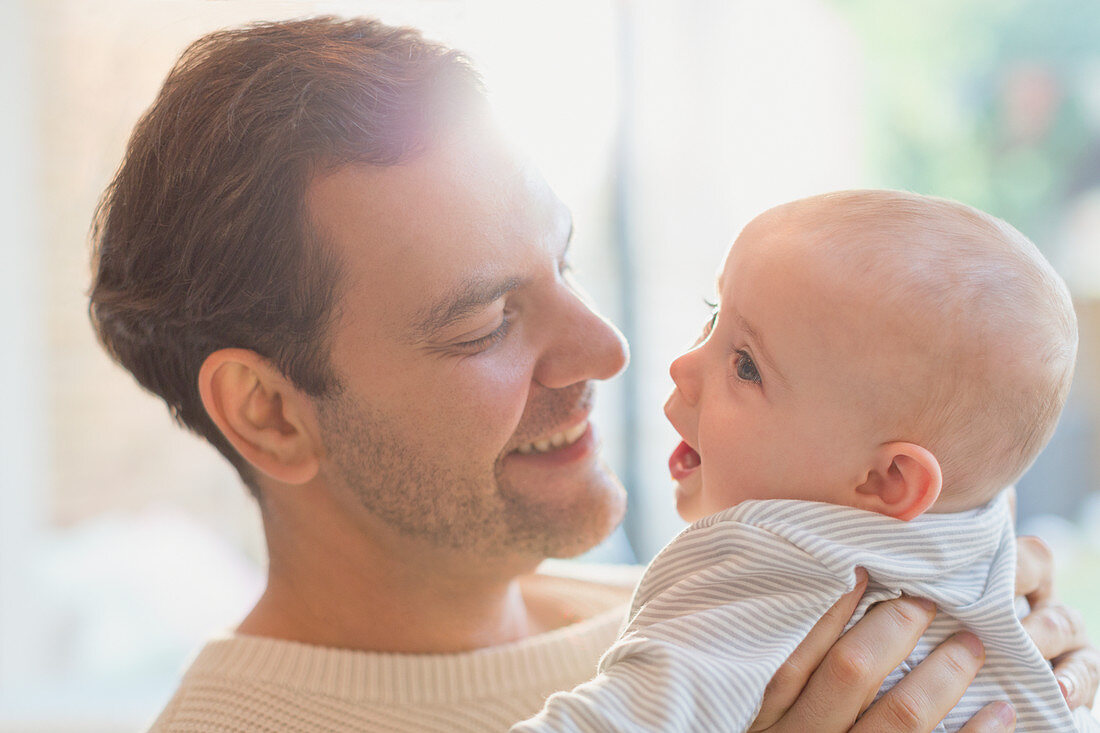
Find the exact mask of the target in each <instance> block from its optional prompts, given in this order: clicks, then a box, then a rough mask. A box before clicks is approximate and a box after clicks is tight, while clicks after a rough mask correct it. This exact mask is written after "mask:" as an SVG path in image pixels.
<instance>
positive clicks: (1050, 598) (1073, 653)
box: [1016, 537, 1100, 708]
mask: <svg viewBox="0 0 1100 733" xmlns="http://www.w3.org/2000/svg"><path fill="white" fill-rule="evenodd" d="M1016 548H1017V550H1016V595H1020V596H1024V597H1025V598H1026V599H1027V602H1028V603H1029V604H1030V605H1031V613H1030V614H1029V615H1028V616H1026V617H1025V618H1024V619H1023V622H1022V623H1023V625H1024V628H1025V629H1027V633H1028V634H1030V635H1031V639H1032V641H1034V642H1035V645H1036V646H1037V647H1039V651H1041V652H1042V653H1043V657H1044V658H1045V659H1049V660H1051V661H1052V662H1053V663H1054V676H1055V677H1056V678H1057V679H1058V684H1060V685H1061V686H1062V694H1063V695H1065V697H1066V702H1068V703H1069V706H1070V707H1071V708H1077V707H1080V706H1081V705H1088V704H1089V703H1091V702H1092V700H1093V698H1095V697H1096V689H1097V686H1098V685H1100V650H1098V649H1096V647H1093V646H1091V645H1090V644H1089V640H1088V636H1087V634H1086V633H1085V626H1084V623H1082V621H1081V614H1079V613H1078V612H1077V611H1075V610H1074V609H1072V608H1067V607H1066V606H1063V605H1061V604H1059V603H1056V602H1055V600H1054V558H1053V556H1052V555H1051V552H1050V548H1049V547H1047V545H1046V543H1045V542H1043V541H1042V540H1041V539H1039V538H1038V537H1020V538H1019V540H1017V542H1016Z"/></svg>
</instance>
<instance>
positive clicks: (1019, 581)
mask: <svg viewBox="0 0 1100 733" xmlns="http://www.w3.org/2000/svg"><path fill="white" fill-rule="evenodd" d="M1016 595H1018V596H1024V597H1025V598H1027V600H1028V603H1030V604H1031V607H1032V608H1040V607H1042V606H1043V605H1045V604H1047V603H1050V602H1051V601H1053V600H1054V554H1053V553H1052V552H1051V551H1050V546H1049V545H1047V543H1045V542H1043V541H1042V540H1041V539H1039V538H1038V537H1018V538H1017V539H1016Z"/></svg>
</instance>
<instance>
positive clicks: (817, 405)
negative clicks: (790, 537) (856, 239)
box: [665, 216, 897, 521]
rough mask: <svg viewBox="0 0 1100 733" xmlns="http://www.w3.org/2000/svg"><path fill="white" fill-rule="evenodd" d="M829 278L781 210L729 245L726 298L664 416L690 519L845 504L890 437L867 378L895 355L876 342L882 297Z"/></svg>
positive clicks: (681, 365) (677, 368)
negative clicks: (758, 505) (872, 308)
mask: <svg viewBox="0 0 1100 733" xmlns="http://www.w3.org/2000/svg"><path fill="white" fill-rule="evenodd" d="M822 280H823V278H821V277H820V270H819V268H817V267H816V266H815V264H814V258H813V248H812V247H807V246H805V242H804V238H803V237H801V236H800V234H799V231H798V230H797V228H796V227H793V226H792V225H790V223H789V222H785V221H784V220H782V219H781V218H780V219H776V217H770V218H769V217H767V216H765V217H761V218H760V219H757V220H756V221H754V222H753V223H751V224H750V225H749V226H748V227H746V228H745V231H744V232H743V233H742V234H741V236H740V237H739V238H738V240H737V242H735V243H734V245H733V247H732V248H731V249H730V252H729V254H728V255H727V258H726V262H725V265H724V267H723V271H722V274H721V276H720V277H719V283H718V290H719V305H718V307H717V308H716V309H715V312H714V315H713V316H712V318H711V319H710V320H709V321H708V322H707V324H706V326H705V327H704V331H703V335H702V337H701V338H700V341H699V342H698V343H697V344H696V346H695V347H694V348H692V349H691V350H690V351H688V352H687V353H686V354H684V355H682V356H680V357H679V358H678V359H676V361H674V362H673V364H672V367H671V370H670V371H671V374H672V378H673V381H674V382H675V385H676V388H675V390H674V391H673V393H672V395H671V396H670V397H669V399H668V402H667V403H666V405H665V414H666V415H667V416H668V419H669V421H670V422H671V423H672V425H673V427H675V428H676V431H677V432H678V433H680V435H681V437H682V438H683V442H682V443H680V445H679V446H678V447H677V448H676V449H675V451H674V452H673V454H672V456H671V457H670V459H669V469H670V472H671V474H672V477H673V479H674V480H675V481H676V483H677V488H676V504H677V510H678V511H679V513H680V515H681V516H682V517H683V518H684V519H686V520H688V521H694V520H696V519H699V518H701V517H703V516H706V515H708V514H712V513H714V512H716V511H719V510H721V509H725V508H728V507H731V506H733V505H735V504H738V503H739V502H741V501H744V500H746V499H777V498H785V499H807V500H816V501H843V500H842V499H840V498H839V497H840V496H841V493H842V491H843V489H844V488H845V487H852V486H858V485H859V484H860V483H861V472H865V470H866V468H865V467H866V466H867V465H869V464H870V462H871V455H872V452H873V450H874V448H875V447H876V446H878V445H879V444H880V442H881V440H882V436H881V435H880V434H879V428H878V426H877V423H878V422H881V421H878V420H876V419H874V417H873V416H874V415H876V414H881V413H880V412H879V410H878V408H879V407H881V405H880V404H879V402H880V400H881V399H882V395H881V394H878V393H877V392H876V390H874V389H870V388H869V386H868V385H869V382H868V377H869V375H871V374H874V375H875V376H885V377H886V378H888V377H889V371H890V370H891V369H892V368H896V367H897V364H895V363H894V362H893V361H892V360H891V359H890V358H889V357H888V356H887V355H885V354H881V353H878V349H876V348H873V347H874V345H875V344H876V340H875V339H876V338H879V337H880V336H881V333H880V331H881V329H882V328H883V324H882V323H881V321H880V320H879V319H877V317H875V316H872V315H869V312H868V309H867V305H868V303H869V302H873V298H867V297H862V296H861V295H859V294H853V293H848V292H839V289H838V288H836V287H835V286H830V285H828V284H826V283H824V282H822ZM886 351H889V350H886ZM864 477H865V476H864Z"/></svg>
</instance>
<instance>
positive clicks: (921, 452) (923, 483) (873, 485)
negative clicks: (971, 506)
mask: <svg viewBox="0 0 1100 733" xmlns="http://www.w3.org/2000/svg"><path fill="white" fill-rule="evenodd" d="M874 461H875V465H874V467H873V468H871V470H870V471H868V472H867V476H866V479H865V480H864V482H863V483H862V484H861V485H859V486H857V487H856V488H855V493H856V496H855V499H854V501H855V504H854V506H856V507H858V508H859V509H866V510H868V511H872V512H878V513H879V514H885V515H886V516H888V517H894V518H895V519H902V520H905V521H909V520H910V519H913V518H914V517H917V516H920V515H921V514H923V513H924V512H925V510H927V509H928V507H930V506H932V504H933V503H934V502H935V501H936V499H937V498H938V497H939V495H940V489H942V488H943V474H942V472H941V471H940V462H939V461H937V460H936V457H935V456H934V455H932V453H931V452H930V451H928V450H927V449H925V448H922V447H920V446H919V445H916V444H914V443H904V442H895V443H885V444H883V445H881V446H879V447H878V449H877V450H876V452H875V458H874Z"/></svg>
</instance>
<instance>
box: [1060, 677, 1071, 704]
mask: <svg viewBox="0 0 1100 733" xmlns="http://www.w3.org/2000/svg"><path fill="white" fill-rule="evenodd" d="M1058 686H1059V687H1061V688H1062V697H1064V698H1066V702H1069V700H1070V698H1071V697H1073V678H1072V677H1059V678H1058Z"/></svg>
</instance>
